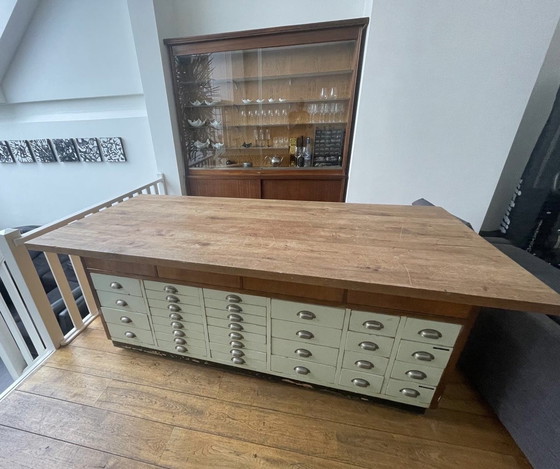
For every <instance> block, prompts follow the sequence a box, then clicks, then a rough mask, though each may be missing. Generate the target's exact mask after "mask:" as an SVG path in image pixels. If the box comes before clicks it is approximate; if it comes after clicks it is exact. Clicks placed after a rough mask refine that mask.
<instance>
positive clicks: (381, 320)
mask: <svg viewBox="0 0 560 469" xmlns="http://www.w3.org/2000/svg"><path fill="white" fill-rule="evenodd" d="M400 320H401V318H400V316H391V315H389V314H380V313H369V312H366V311H354V310H352V311H351V312H350V324H349V326H348V329H349V330H351V331H356V332H367V333H371V334H376V335H383V336H387V337H395V335H396V333H397V327H399V322H400Z"/></svg>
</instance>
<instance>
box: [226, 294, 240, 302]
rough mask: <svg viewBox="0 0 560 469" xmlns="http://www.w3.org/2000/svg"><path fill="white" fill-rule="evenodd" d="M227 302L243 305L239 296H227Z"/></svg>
mask: <svg viewBox="0 0 560 469" xmlns="http://www.w3.org/2000/svg"><path fill="white" fill-rule="evenodd" d="M226 301H229V302H230V303H241V301H242V300H241V297H240V296H237V295H227V296H226Z"/></svg>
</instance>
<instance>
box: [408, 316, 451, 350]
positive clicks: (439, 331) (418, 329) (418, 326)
mask: <svg viewBox="0 0 560 469" xmlns="http://www.w3.org/2000/svg"><path fill="white" fill-rule="evenodd" d="M460 331H461V325H459V324H450V323H448V322H438V321H426V320H424V319H416V318H406V323H405V326H404V330H403V336H402V337H403V339H407V340H414V341H416V342H424V343H427V344H437V345H447V346H450V347H453V345H454V344H455V341H456V340H457V336H458V335H459V332H460Z"/></svg>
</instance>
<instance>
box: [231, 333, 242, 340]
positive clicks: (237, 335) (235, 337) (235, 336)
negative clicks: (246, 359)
mask: <svg viewBox="0 0 560 469" xmlns="http://www.w3.org/2000/svg"><path fill="white" fill-rule="evenodd" d="M228 336H229V338H230V339H233V340H242V339H243V338H244V337H243V334H240V333H239V332H230V333H229V334H228Z"/></svg>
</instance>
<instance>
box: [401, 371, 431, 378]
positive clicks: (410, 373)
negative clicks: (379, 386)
mask: <svg viewBox="0 0 560 469" xmlns="http://www.w3.org/2000/svg"><path fill="white" fill-rule="evenodd" d="M405 375H406V376H408V377H409V378H412V379H426V378H427V375H426V373H424V372H423V371H420V370H408V371H407V372H406V373H405Z"/></svg>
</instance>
